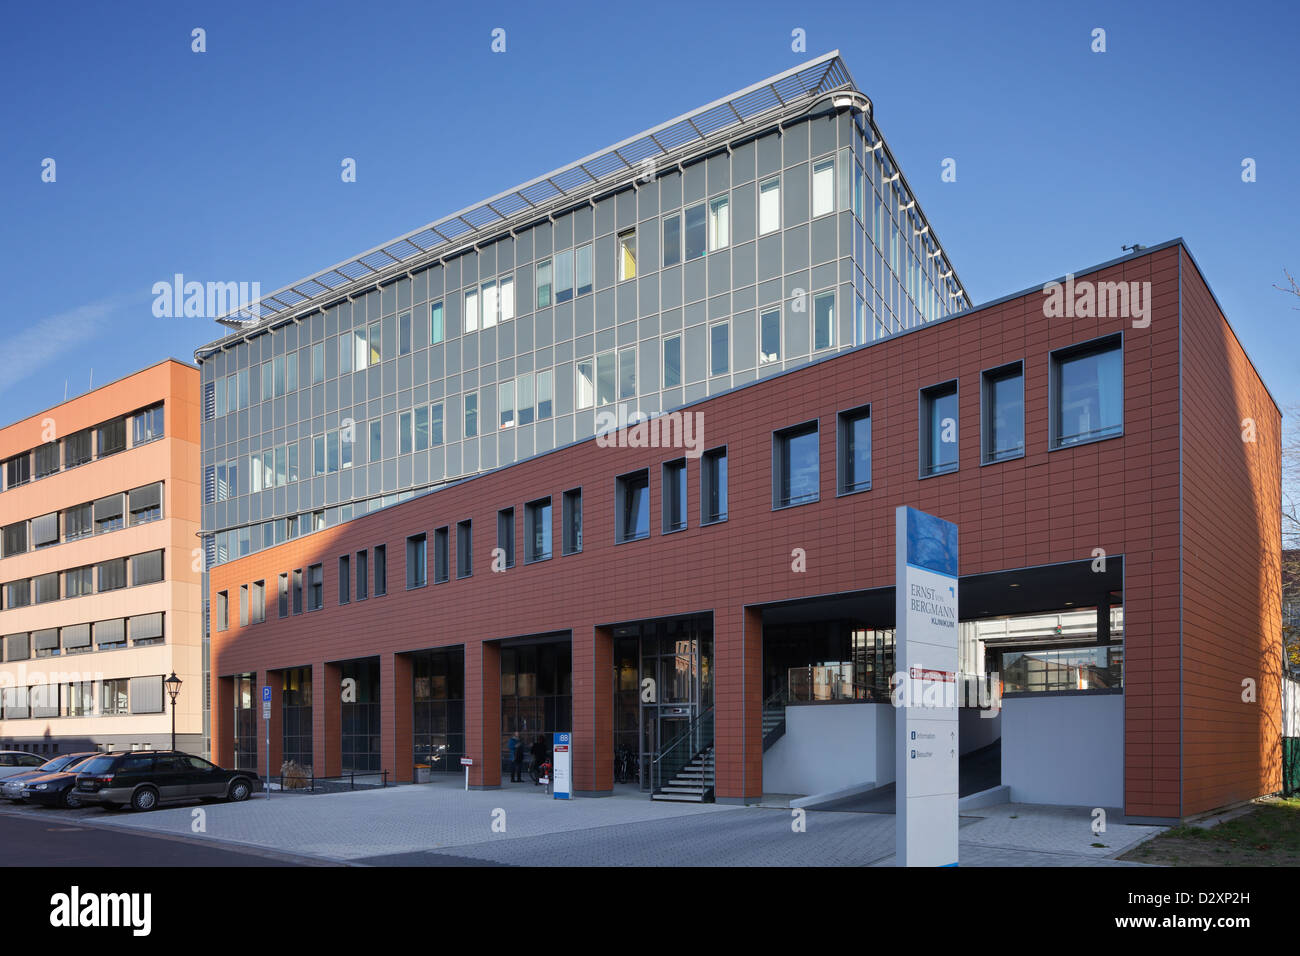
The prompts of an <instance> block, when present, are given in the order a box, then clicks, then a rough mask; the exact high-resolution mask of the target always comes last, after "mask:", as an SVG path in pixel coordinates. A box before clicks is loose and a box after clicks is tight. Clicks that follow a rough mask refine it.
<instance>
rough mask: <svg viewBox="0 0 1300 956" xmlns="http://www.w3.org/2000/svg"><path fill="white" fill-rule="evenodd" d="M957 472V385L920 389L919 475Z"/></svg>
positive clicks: (948, 384)
mask: <svg viewBox="0 0 1300 956" xmlns="http://www.w3.org/2000/svg"><path fill="white" fill-rule="evenodd" d="M956 470H957V383H956V382H955V381H952V382H945V383H944V384H942V385H932V386H930V387H929V388H926V389H922V390H921V475H922V476H925V475H939V474H943V473H944V472H947V471H956Z"/></svg>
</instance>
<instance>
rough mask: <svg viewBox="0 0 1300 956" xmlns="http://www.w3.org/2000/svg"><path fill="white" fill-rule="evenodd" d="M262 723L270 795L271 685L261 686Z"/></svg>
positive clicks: (268, 796)
mask: <svg viewBox="0 0 1300 956" xmlns="http://www.w3.org/2000/svg"><path fill="white" fill-rule="evenodd" d="M262 724H263V726H264V727H265V728H266V786H265V787H263V788H262V789H263V790H264V791H266V796H267V798H268V799H270V796H271V686H270V685H269V684H265V685H263V686H262Z"/></svg>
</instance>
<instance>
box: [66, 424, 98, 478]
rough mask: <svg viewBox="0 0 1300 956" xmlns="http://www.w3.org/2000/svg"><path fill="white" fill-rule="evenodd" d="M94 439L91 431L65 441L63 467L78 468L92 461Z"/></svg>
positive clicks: (72, 436)
mask: <svg viewBox="0 0 1300 956" xmlns="http://www.w3.org/2000/svg"><path fill="white" fill-rule="evenodd" d="M91 447H92V439H91V434H90V429H89V428H87V429H86V430H85V431H79V432H77V433H76V434H75V435H69V436H68V437H67V438H65V439H63V467H64V468H76V467H77V466H78V465H84V464H85V463H86V462H88V461H90V459H91V457H92V455H91Z"/></svg>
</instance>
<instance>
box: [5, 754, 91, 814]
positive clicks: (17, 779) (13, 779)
mask: <svg viewBox="0 0 1300 956" xmlns="http://www.w3.org/2000/svg"><path fill="white" fill-rule="evenodd" d="M93 756H95V754H94V753H77V754H59V755H58V756H57V757H51V758H50V759H49V760H47V761H45V763H43V764H41V765H40V766H39V767H26V768H23V769H22V771H21V772H20V773H14V774H10V775H9V776H7V777H5V778H4V779H3V780H0V798H3V799H5V800H12V801H14V802H15V803H22V801H23V787H24V785H26V783H27V781H28V780H33V779H35V778H36V777H43V776H44V775H45V774H47V773H62V772H64V771H68V770H75V769H77V767H78V766H79V765H80V764H83V763H85V762H86V761H87V760H89V759H90V758H91V757H93Z"/></svg>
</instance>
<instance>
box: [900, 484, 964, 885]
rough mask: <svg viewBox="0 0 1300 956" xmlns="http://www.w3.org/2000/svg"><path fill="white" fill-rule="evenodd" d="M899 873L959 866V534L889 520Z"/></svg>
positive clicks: (932, 520) (920, 522)
mask: <svg viewBox="0 0 1300 956" xmlns="http://www.w3.org/2000/svg"><path fill="white" fill-rule="evenodd" d="M894 528H895V535H896V537H895V542H896V544H895V558H894V568H895V577H894V579H895V611H896V614H897V616H896V625H897V627H896V632H895V638H894V654H895V672H896V673H895V677H894V686H893V703H894V707H895V734H896V737H895V747H896V750H895V757H894V759H895V769H896V771H897V784H896V799H897V816H896V818H895V824H894V825H895V828H896V830H895V842H896V846H897V862H898V865H899V866H956V865H957V762H958V754H959V752H960V751H959V747H958V737H957V704H958V693H959V685H958V674H957V633H958V628H957V526H956V525H955V524H953V523H952V522H949V521H944V520H943V519H941V518H936V517H935V516H934V515H930V514H926V513H925V512H924V511H917V510H916V509H915V508H908V507H906V506H904V507H900V508H898V509H897V511H896V512H895V517H894Z"/></svg>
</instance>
